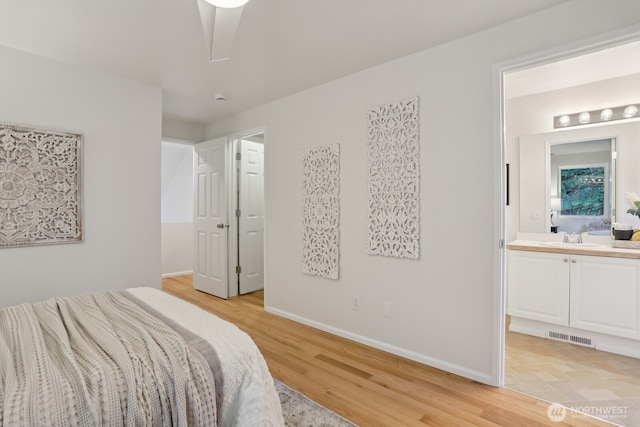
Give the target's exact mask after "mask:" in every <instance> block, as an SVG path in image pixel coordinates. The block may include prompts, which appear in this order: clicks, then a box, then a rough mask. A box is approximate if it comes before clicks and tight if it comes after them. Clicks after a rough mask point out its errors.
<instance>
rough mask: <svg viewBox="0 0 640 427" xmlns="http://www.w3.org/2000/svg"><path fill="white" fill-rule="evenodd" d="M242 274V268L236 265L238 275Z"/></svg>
mask: <svg viewBox="0 0 640 427" xmlns="http://www.w3.org/2000/svg"><path fill="white" fill-rule="evenodd" d="M241 272H242V267H240V266H239V265H236V274H240V273H241Z"/></svg>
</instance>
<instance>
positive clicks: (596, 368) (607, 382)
mask: <svg viewBox="0 0 640 427" xmlns="http://www.w3.org/2000/svg"><path fill="white" fill-rule="evenodd" d="M504 386H505V388H508V389H510V390H514V391H518V392H521V393H523V394H527V395H530V396H533V397H536V398H538V399H542V400H546V401H549V402H552V403H559V404H561V405H564V406H565V407H566V408H568V409H572V410H577V411H579V412H582V413H587V414H589V415H592V416H594V417H597V418H601V419H603V420H606V421H610V422H612V423H614V424H618V425H622V426H628V427H630V426H640V359H635V358H632V357H625V356H620V355H617V354H613V353H607V352H603V351H598V350H594V349H592V348H587V347H582V346H578V345H575V344H569V343H564V342H559V341H554V340H550V339H544V338H538V337H533V336H530V335H525V334H519V333H516V332H509V331H507V335H506V352H505V384H504ZM574 418H575V416H574Z"/></svg>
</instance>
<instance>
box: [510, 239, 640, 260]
mask: <svg viewBox="0 0 640 427" xmlns="http://www.w3.org/2000/svg"><path fill="white" fill-rule="evenodd" d="M545 243H547V242H540V241H535V240H514V241H512V242H510V243H508V244H507V249H511V250H514V251H530V252H551V253H556V254H575V255H590V256H605V257H614V258H631V259H640V250H638V249H624V248H613V247H611V246H610V245H609V246H607V245H590V246H587V245H584V246H583V245H582V244H580V243H565V244H562V245H559V246H547V245H545ZM559 243H560V242H553V244H559Z"/></svg>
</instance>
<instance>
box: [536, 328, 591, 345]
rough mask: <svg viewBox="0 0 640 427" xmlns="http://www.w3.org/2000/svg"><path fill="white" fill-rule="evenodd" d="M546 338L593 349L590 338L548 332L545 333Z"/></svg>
mask: <svg viewBox="0 0 640 427" xmlns="http://www.w3.org/2000/svg"><path fill="white" fill-rule="evenodd" d="M547 338H551V339H552V340H557V341H564V342H569V343H572V344H578V345H582V346H585V347H595V344H594V343H593V341H592V340H591V338H587V337H580V336H577V335H569V334H565V333H563V332H556V331H549V332H548V333H547Z"/></svg>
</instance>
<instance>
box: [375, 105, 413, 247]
mask: <svg viewBox="0 0 640 427" xmlns="http://www.w3.org/2000/svg"><path fill="white" fill-rule="evenodd" d="M418 101H419V99H418V97H413V98H409V99H405V100H402V101H399V102H396V103H392V104H384V105H379V106H376V107H372V108H370V109H369V111H368V160H369V246H368V251H367V252H368V253H369V254H371V255H385V256H393V257H400V258H412V259H417V258H419V256H420V137H419V124H420V116H419V109H418V107H419V103H418Z"/></svg>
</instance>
